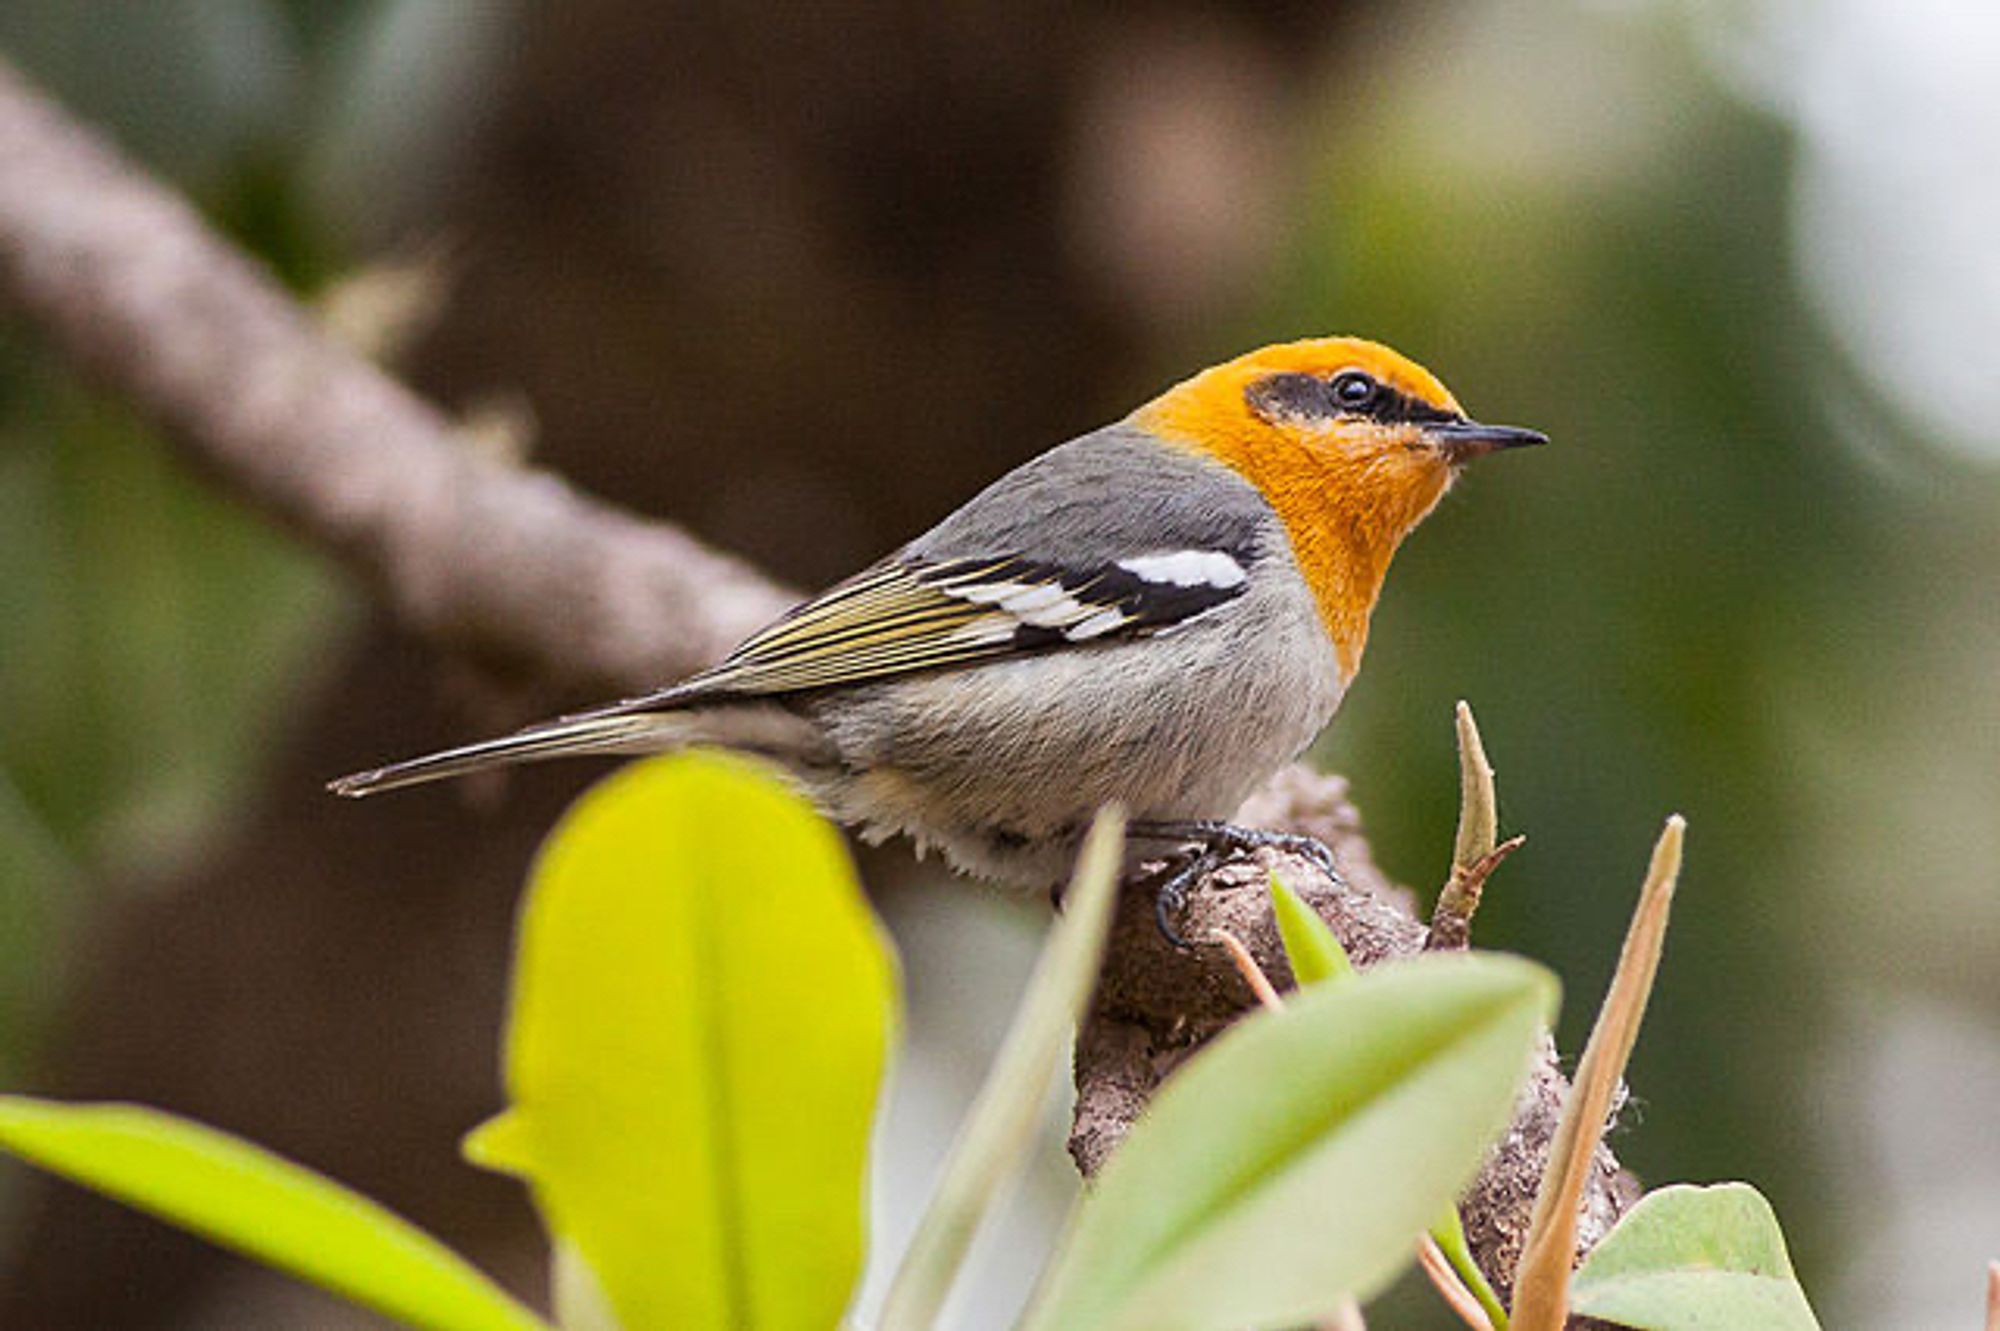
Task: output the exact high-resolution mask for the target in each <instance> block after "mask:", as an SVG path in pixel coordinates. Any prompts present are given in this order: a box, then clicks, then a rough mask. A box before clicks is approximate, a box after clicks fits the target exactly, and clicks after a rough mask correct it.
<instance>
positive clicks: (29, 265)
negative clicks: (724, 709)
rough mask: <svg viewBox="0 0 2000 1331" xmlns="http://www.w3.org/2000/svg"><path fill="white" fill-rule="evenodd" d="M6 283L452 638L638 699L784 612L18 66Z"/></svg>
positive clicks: (2, 67) (100, 375) (232, 472)
mask: <svg viewBox="0 0 2000 1331" xmlns="http://www.w3.org/2000/svg"><path fill="white" fill-rule="evenodd" d="M0 298H4V299H6V300H7V301H8V302H9V303H11V304H12V305H13V306H15V307H17V308H18V309H19V310H20V311H21V312H22V313H23V314H24V315H26V316H27V317H28V318H29V319H30V320H31V321H33V322H34V323H35V324H36V325H38V326H39V327H40V328H41V329H42V330H43V331H44V332H45V333H47V334H48V336H49V337H50V338H51V339H52V340H53V341H54V342H55V343H56V345H57V346H58V347H59V348H61V349H62V350H63V351H64V352H65V353H67V354H68V355H69V356H70V357H71V358H72V359H73V360H74V361H75V362H77V363H78V364H79V365H81V366H83V367H85V368H86V369H87V370H88V371H89V372H90V373H91V374H93V375H94V376H95V377H96V378H97V379H98V381H99V382H100V383H102V384H103V385H104V386H105V387H107V388H109V389H111V390H112V391H114V392H116V393H118V394H120V395H121V396H123V397H125V398H127V399H128V400H130V401H131V402H132V403H134V404H135V405H136V406H137V407H138V408H139V409H140V410H141V411H142V412H143V413H145V414H146V415H147V416H149V417H150V418H152V419H153V420H154V421H155V422H156V423H157V424H158V425H159V426H160V427H161V428H162V429H163V430H164V431H165V432H166V434H167V435H168V437H169V438H171V439H172V440H173V441H174V442H175V444H177V445H178V446H179V447H180V448H181V449H182V450H183V451H184V452H185V453H186V454H187V455H188V456H189V458H191V459H192V460H194V461H195V462H197V463H199V464H200V465H201V466H202V467H203V468H204V469H205V470H206V471H207V472H208V473H209V474H210V475H211V476H212V477H213V478H214V479H215V480H216V481H217V483H219V484H220V485H222V486H223V487H224V488H226V489H228V490H229V491H231V492H232V493H234V494H236V495H238V496H239V497H241V498H243V499H245V500H248V501H249V502H251V503H253V504H254V505H256V506H257V507H259V508H261V509H263V510H264V511H266V512H268V513H270V514H271V515H272V516H274V517H275V518H277V519H278V520H279V521H280V522H282V523H283V524H284V525H285V526H286V527H288V528H289V529H290V530H292V531H293V532H294V533H295V534H296V535H298V536H299V537H300V538H302V539H304V540H306V541H307V542H309V543H311V544H312V545H314V546H315V547H317V548H320V549H322V550H325V551H327V552H328V553H331V554H333V555H335V556H336V557H338V558H339V559H341V560H342V561H343V562H344V563H346V564H347V565H348V566H349V567H350V568H352V569H354V570H355V571H356V572H358V573H360V574H361V575H362V576H364V577H365V578H367V579H368V580H369V581H370V582H371V583H372V584H373V585H374V586H375V587H376V588H377V589H378V590H379V592H380V593H381V594H382V596H383V597H384V599H385V600H386V601H387V602H388V603H389V605H390V606H391V607H393V608H394V610H395V611H396V613H397V614H398V615H399V616H401V618H402V619H403V621H404V622H405V623H406V624H408V625H410V626H411V627H412V628H413V629H415V630H416V631H417V632H419V633H420V634H422V635H423V636H425V637H427V638H429V639H430V640H431V641H433V642H435V643H436V644H438V645H439V646H441V647H444V648H446V649H448V650H450V651H452V652H456V653H460V654H464V655H469V656H471V657H474V658H475V659H478V660H480V661H481V662H482V663H484V664H487V665H489V666H494V667H499V668H503V669H507V670H511V671H518V672H522V673H527V674H532V675H534V676H537V677H540V678H543V679H548V680H554V681H557V682H559V683H561V684H563V685H566V686H577V687H581V686H596V687H600V688H611V689H614V690H621V691H633V690H637V689H642V688H647V687H651V686H654V685H657V684H659V683H661V682H662V681H664V680H667V679H671V678H673V677H674V676H675V675H679V674H684V673H686V672H688V671H690V670H693V669H695V668H697V667H699V666H703V665H706V664H708V663H710V662H711V661H713V660H714V659H716V658H717V657H719V656H720V655H722V653H723V652H724V651H726V650H727V649H728V648H729V647H730V646H732V645H734V643H735V642H736V641H737V640H738V639H740V638H741V637H742V636H743V635H744V634H746V633H748V632H750V631H751V630H752V629H754V628H756V627H758V626H759V625H760V624H761V623H763V622H764V621H765V620H767V619H768V618H769V617H770V616H771V615H772V614H774V613H776V612H777V611H778V610H780V609H782V608H783V606H784V605H785V604H786V597H785V594H784V593H783V592H782V591H781V590H780V589H778V588H777V587H775V586H774V585H772V584H771V583H770V582H769V581H767V580H766V579H764V578H763V577H761V576H760V575H759V574H757V573H756V572H755V571H754V570H752V569H751V568H749V567H748V566H747V565H746V564H743V563H742V562H740V561H738V560H736V559H733V558H730V557H728V556H726V555H722V554H718V553H716V552H715V551H712V550H710V549H708V548H707V547H705V546H703V545H701V544H700V543H699V542H697V541H695V540H694V539H692V538H691V537H689V536H688V535H686V534H685V533H683V532H681V531H679V530H678V529H676V528H674V527H670V526H667V525H664V524H661V523H648V522H642V521H639V520H637V519H635V518H633V517H632V516H630V515H628V514H626V513H623V512H620V511H618V510H616V509H613V508H610V507H608V506H606V505H603V504H600V503H597V502H595V501H593V500H590V499H588V498H586V497H584V496H582V495H580V494H578V493H577V492H576V491H575V490H573V489H572V488H571V487H569V486H568V485H567V484H565V483H564V482H563V481H561V480H559V479H557V478H556V477H553V476H550V475H547V474H545V473H540V472H534V471H529V470H525V469H521V468H518V467H512V466H509V465H506V464H505V463H503V462H499V461H495V460H489V459H488V458H485V457H483V456H481V455H480V453H479V451H478V450H476V449H473V448H469V447H466V446H465V444H464V442H463V440H462V439H461V438H460V435H459V432H458V431H457V430H456V429H455V428H454V426H453V424H452V422H451V421H450V420H449V419H448V418H447V417H446V416H445V415H444V413H442V412H441V411H439V410H438V409H437V408H436V407H434V406H432V405H431V404H429V403H427V402H424V401H423V400H421V399H419V398H418V397H416V396H415V395H414V394H412V393H410V392H409V391H408V390H406V389H405V388H403V387H402V386H401V385H399V384H397V383H396V382H395V381H393V380H392V379H390V378H389V377H388V376H387V375H385V374H383V373H382V372H381V371H380V370H378V369H377V368H376V367H375V366H373V365H371V364H370V363H368V362H367V361H366V360H363V359H362V358H360V357H359V356H357V355H355V354H353V353H352V352H350V351H348V350H347V349H346V348H344V347H343V346H341V345H340V344H339V343H338V342H336V341H335V340H334V339H333V338H332V337H330V336H328V335H327V334H326V333H324V332H323V331H322V330H321V329H320V328H319V327H318V326H317V325H316V324H315V323H314V321H313V320H312V319H311V318H310V316H308V315H307V314H306V313H305V312H304V311H303V310H302V309H301V308H300V307H299V305H298V304H297V303H296V302H295V301H293V300H292V299H291V298H290V297H289V296H287V295H286V293H285V292H284V291H283V290H281V289H280V288H279V287H278V285H277V284H276V283H275V282H274V281H273V280H272V279H271V277H270V276H269V274H267V273H265V272H264V271H263V270H261V269H260V268H258V267H257V266H255V265H254V264H253V263H252V262H251V261H250V260H249V259H247V258H246V257H245V256H244V255H242V254H241V253H240V252H239V251H237V250H236V249H235V248H234V247H232V246H230V245H229V244H228V243H227V242H225V241H224V240H222V239H221V238H220V237H218V236H216V235H215V234H214V233H213V232H212V231H210V230H209V229H208V228H207V227H206V226H205V225H204V224H203V222H202V221H201V219H200V218H199V217H198V216H197V215H196V214H195V212H194V210H193V209H192V208H190V207H189V206H188V205H187V203H186V202H184V201H183V200H182V199H180V198H179V197H178V196H176V195H175V194H173V193H171V192H170V191H168V190H167V189H165V188H163V187H162V186H160V185H159V184H158V183H156V182H155V181H153V180H151V179H150V178H149V177H147V176H146V175H145V174H144V173H142V172H141V171H139V170H138V169H137V168H136V167H134V166H133V165H131V164H130V163H128V162H126V161H125V160H124V159H123V158H122V157H120V156H119V155H118V154H117V153H116V152H115V151H114V150H113V149H111V148H110V147H109V146H108V145H107V144H106V143H104V142H103V141H102V140H101V139H100V138H98V137H97V136H96V135H95V134H93V133H91V132H90V131H88V130H86V129H84V128H83V127H81V126H79V125H77V124H76V123H74V122H73V121H71V120H69V119H68V118H67V117H66V116H65V115H64V114H63V113H62V112H61V111H60V110H59V109H58V108H57V107H55V106H54V105H53V104H51V103H50V102H48V101H47V100H46V99H44V98H43V97H41V96H40V95H38V94H37V93H36V92H35V91H34V90H33V89H32V88H31V87H30V86H29V85H28V84H27V83H26V82H25V81H24V80H23V79H22V78H21V76H20V75H19V74H17V73H16V72H14V71H13V70H12V69H11V68H10V67H9V66H7V65H6V64H5V63H4V62H0Z"/></svg>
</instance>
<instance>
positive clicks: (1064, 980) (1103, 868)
mask: <svg viewBox="0 0 2000 1331" xmlns="http://www.w3.org/2000/svg"><path fill="white" fill-rule="evenodd" d="M1124 825H1125V822H1124V818H1123V817H1122V815H1120V814H1117V813H1115V812H1111V811H1106V812H1105V813H1102V814H1099V815H1098V819H1097V825H1096V826H1094V827H1093V828H1092V829H1091V833H1090V836H1089V838H1088V839H1087V840H1086V841H1085V842H1084V845H1083V850H1082V853H1081V854H1080V855H1079V856H1078V857H1077V866H1076V876H1075V879H1074V880H1073V881H1072V882H1071V884H1070V888H1069V891H1068V892H1067V893H1066V894H1064V898H1063V913H1062V917H1061V918H1060V919H1058V920H1057V921H1056V924H1055V927H1054V928H1052V929H1051V930H1050V931H1049V938H1048V941H1047V942H1046V943H1044V944H1043V946H1042V955H1041V959H1040V960H1039V961H1038V962H1037V963H1036V965H1035V973H1034V975H1032V976H1031V977H1030V978H1029V980H1028V988H1027V992H1026V993H1025V994H1024V995H1023V997H1022V999H1021V1006H1020V1008H1019V1009H1018V1010H1017V1011H1016V1012H1015V1014H1014V1024H1013V1025H1012V1026H1011V1027H1010V1028H1009V1029H1008V1031H1007V1040H1006V1043H1005V1044H1003V1045H1002V1046H1001V1047H1000V1052H999V1054H998V1056H996V1057H995V1058H994V1060H993V1066H992V1068H991V1069H989V1070H988V1072H987V1074H986V1081H985V1083H984V1084H983V1085H982V1086H981V1087H980V1088H979V1098H978V1100H977V1101H975V1102H974V1103H973V1106H972V1110H971V1112H970V1113H969V1114H968V1115H967V1116H966V1121H965V1126H964V1127H963V1128H961V1129H960V1130H959V1137H958V1140H957V1141H956V1142H954V1143H953V1145H952V1148H951V1155H950V1157H949V1158H948V1159H947V1160H946V1161H945V1169H944V1176H943V1178H942V1180H941V1181H940V1182H939V1183H938V1187H937V1192H936V1193H935V1194H934V1195H933V1196H932V1198H931V1204H930V1207H929V1209H928V1210H927V1211H926V1212H925V1213H924V1218H923V1222H922V1223H921V1224H919V1225H918V1226H917V1232H916V1235H915V1236H914V1237H913V1238H912V1239H911V1240H910V1248H909V1252H908V1253H907V1254H906V1255H905V1256H904V1258H903V1262H902V1265H901V1266H900V1267H899V1268H898V1270H897V1272H896V1279H895V1282H894V1283H893V1284H892V1285H891V1286H890V1288H889V1294H888V1297H887V1298H886V1299H885V1300H884V1301H883V1305H882V1316H881V1320H880V1322H879V1331H925V1328H929V1327H931V1326H933V1325H934V1324H935V1323H936V1321H937V1315H938V1312H939V1310H940V1309H941V1308H942V1307H943V1306H944V1299H945V1295H946V1294H947V1293H949V1292H950V1289H951V1282H952V1279H953V1277H955V1276H956V1275H957V1273H958V1268H959V1266H960V1265H961V1264H962V1263H963V1262H964V1260H965V1253H966V1250H967V1249H968V1248H969V1247H971V1245H972V1239H973V1235H974V1234H976V1233H977V1232H978V1228H979V1222H980V1220H981V1219H982V1218H983V1217H984V1216H985V1214H986V1213H987V1211H988V1210H990V1209H991V1208H992V1206H993V1204H994V1201H995V1200H996V1198H997V1197H998V1196H999V1194H1000V1189H1001V1187H1002V1185H1003V1184H1004V1183H1005V1182H1006V1180H1007V1179H1008V1178H1010V1177H1011V1176H1012V1175H1013V1174H1014V1173H1015V1172H1017V1171H1018V1170H1019V1169H1020V1168H1021V1166H1022V1165H1023V1163H1025V1161H1026V1159H1027V1154H1028V1148H1029V1147H1030V1146H1031V1145H1032V1144H1033V1141H1034V1137H1035V1131H1036V1126H1037V1124H1038V1123H1039V1121H1040V1119H1041V1112H1042V1105H1043V1102H1044V1101H1045V1100H1046V1099H1047V1098H1048V1093H1049V1083H1050V1082H1051V1081H1053V1080H1054V1079H1055V1073H1056V1068H1057V1067H1058V1065H1059V1064H1060V1063H1061V1061H1062V1056H1063V1053H1064V1052H1065V1051H1066V1050H1067V1049H1068V1048H1069V1043H1070V1033H1071V1031H1072V1029H1073V1028H1074V1026H1075V1024H1076V1020H1077V1017H1078V1016H1079V1015H1081V1013H1082V1012H1083V1006H1084V1004H1085V1003H1086V1002H1088V1001H1089V999H1090V995H1091V991H1092V990H1093V989H1095V988H1096V987H1097V973H1098V969H1099V967H1100V965H1101V964H1102V961H1103V956H1104V936H1105V934H1106V933H1107V932H1108V931H1109V929H1110V927H1111V908H1112V906H1113V904H1114V903H1115V902H1116V901H1117V899H1118V866H1119V859H1120V855H1119V852H1120V850H1121V849H1122V845H1123V840H1124V838H1123V835H1122V833H1123V829H1124Z"/></svg>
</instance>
